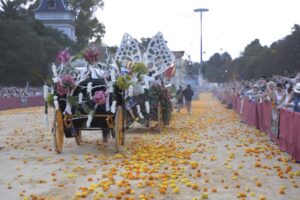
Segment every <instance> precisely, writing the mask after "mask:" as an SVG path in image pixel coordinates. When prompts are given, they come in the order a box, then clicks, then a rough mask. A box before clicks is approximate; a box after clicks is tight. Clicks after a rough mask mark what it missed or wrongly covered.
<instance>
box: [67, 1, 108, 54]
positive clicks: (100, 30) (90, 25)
mask: <svg viewBox="0 0 300 200" xmlns="http://www.w3.org/2000/svg"><path fill="white" fill-rule="evenodd" d="M103 6H104V2H103V1H102V0H70V1H69V8H70V10H71V11H72V12H73V14H74V15H75V33H76V37H77V42H76V46H77V49H78V50H80V49H83V48H85V47H86V46H87V45H88V43H89V41H91V40H96V41H98V42H101V41H102V38H103V36H104V34H105V26H104V25H103V24H102V23H101V22H99V20H98V19H97V18H96V17H95V16H94V13H95V11H96V10H97V9H99V8H102V7H103Z"/></svg>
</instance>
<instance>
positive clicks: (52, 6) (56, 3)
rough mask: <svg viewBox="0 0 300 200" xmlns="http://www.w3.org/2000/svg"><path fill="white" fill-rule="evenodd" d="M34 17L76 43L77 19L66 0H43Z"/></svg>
mask: <svg viewBox="0 0 300 200" xmlns="http://www.w3.org/2000/svg"><path fill="white" fill-rule="evenodd" d="M34 16H35V18H36V19H37V20H40V21H41V22H42V23H43V24H44V25H45V26H48V27H51V28H53V29H57V30H59V31H61V32H62V33H64V34H66V35H67V36H68V37H69V38H70V39H71V40H73V41H75V40H76V36H75V26H74V20H75V17H74V15H73V14H72V13H71V11H70V10H69V9H68V7H67V6H66V3H65V0H41V3H40V5H39V6H38V7H37V8H36V9H35V10H34Z"/></svg>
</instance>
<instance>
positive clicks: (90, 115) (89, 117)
mask: <svg viewBox="0 0 300 200" xmlns="http://www.w3.org/2000/svg"><path fill="white" fill-rule="evenodd" d="M92 120H93V111H92V112H90V113H89V115H88V119H87V121H86V127H87V128H90V126H91V122H92Z"/></svg>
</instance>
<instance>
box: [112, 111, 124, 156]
mask: <svg viewBox="0 0 300 200" xmlns="http://www.w3.org/2000/svg"><path fill="white" fill-rule="evenodd" d="M123 125H124V116H123V109H122V106H118V110H117V112H116V116H115V126H114V133H115V144H116V151H117V152H118V151H119V147H120V146H121V145H123V144H124V141H123V138H124V135H123Z"/></svg>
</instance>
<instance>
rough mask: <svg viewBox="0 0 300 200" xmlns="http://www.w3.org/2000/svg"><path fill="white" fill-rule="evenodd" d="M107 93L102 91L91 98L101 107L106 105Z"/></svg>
mask: <svg viewBox="0 0 300 200" xmlns="http://www.w3.org/2000/svg"><path fill="white" fill-rule="evenodd" d="M106 98H107V93H106V92H104V91H97V92H95V94H94V96H93V101H94V102H95V103H96V104H97V105H103V104H105V103H106Z"/></svg>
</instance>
